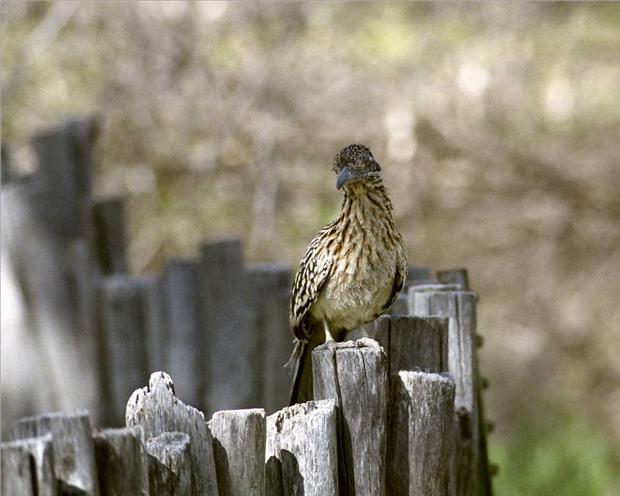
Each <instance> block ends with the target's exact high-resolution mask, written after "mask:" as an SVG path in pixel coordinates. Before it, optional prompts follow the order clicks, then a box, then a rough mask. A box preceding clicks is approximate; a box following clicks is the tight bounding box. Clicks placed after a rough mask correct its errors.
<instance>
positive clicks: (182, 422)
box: [125, 372, 218, 496]
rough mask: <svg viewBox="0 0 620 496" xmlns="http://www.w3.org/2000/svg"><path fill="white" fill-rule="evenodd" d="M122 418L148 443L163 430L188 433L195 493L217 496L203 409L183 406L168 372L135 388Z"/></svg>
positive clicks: (213, 466) (210, 439) (161, 373)
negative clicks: (141, 386)
mask: <svg viewBox="0 0 620 496" xmlns="http://www.w3.org/2000/svg"><path fill="white" fill-rule="evenodd" d="M125 420H126V423H127V426H128V427H134V426H140V427H142V429H143V430H144V437H145V439H146V440H147V443H148V440H149V439H151V438H154V437H157V436H159V435H160V434H162V433H164V432H175V431H178V432H185V433H186V434H188V435H189V437H190V444H189V448H190V455H191V462H192V466H193V471H192V487H193V491H194V494H206V495H215V496H217V494H218V490H217V479H216V475H215V462H214V458H213V437H212V435H211V431H210V430H209V427H208V426H207V423H206V421H205V418H204V415H203V414H202V412H200V411H198V410H196V409H195V408H193V407H191V406H186V405H184V404H183V403H182V402H181V401H180V400H179V399H178V398H177V397H176V396H175V395H174V384H173V382H172V379H171V378H170V376H169V375H168V374H166V373H165V372H155V373H153V374H151V377H150V379H149V385H148V386H147V387H143V388H141V389H138V390H136V391H134V393H133V394H132V395H131V397H130V398H129V401H128V402H127V410H126V414H125Z"/></svg>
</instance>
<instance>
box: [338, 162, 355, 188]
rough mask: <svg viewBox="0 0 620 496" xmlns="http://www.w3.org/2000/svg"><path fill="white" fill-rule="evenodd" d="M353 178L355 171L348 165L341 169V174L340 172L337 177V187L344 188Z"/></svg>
mask: <svg viewBox="0 0 620 496" xmlns="http://www.w3.org/2000/svg"><path fill="white" fill-rule="evenodd" d="M352 179H355V175H354V174H353V172H351V169H349V168H348V167H344V168H343V169H342V170H341V171H340V174H338V177H337V178H336V188H337V189H340V188H342V187H343V186H344V185H345V184H347V183H348V182H349V181H351V180H352Z"/></svg>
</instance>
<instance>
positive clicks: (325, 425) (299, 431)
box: [265, 399, 339, 496]
mask: <svg viewBox="0 0 620 496" xmlns="http://www.w3.org/2000/svg"><path fill="white" fill-rule="evenodd" d="M337 445H338V441H337V420H336V402H335V401H334V400H333V399H329V400H322V401H309V402H307V403H303V404H301V405H293V406H290V407H286V408H283V409H282V410H280V411H278V412H276V413H274V414H273V415H270V416H269V417H267V450H266V453H267V454H266V465H265V471H266V475H265V477H266V481H265V482H266V485H265V488H266V494H267V495H268V496H280V495H288V494H303V495H304V496H337V495H338V494H339V493H338V448H337Z"/></svg>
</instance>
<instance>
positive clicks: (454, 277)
mask: <svg viewBox="0 0 620 496" xmlns="http://www.w3.org/2000/svg"><path fill="white" fill-rule="evenodd" d="M437 280H438V281H439V282H441V283H443V284H456V285H458V286H459V289H461V290H462V291H469V276H468V275H467V269H450V270H438V271H437Z"/></svg>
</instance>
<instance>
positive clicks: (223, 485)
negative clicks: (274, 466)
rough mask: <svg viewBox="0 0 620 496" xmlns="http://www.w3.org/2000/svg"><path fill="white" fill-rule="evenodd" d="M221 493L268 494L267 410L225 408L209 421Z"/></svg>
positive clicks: (225, 494)
mask: <svg viewBox="0 0 620 496" xmlns="http://www.w3.org/2000/svg"><path fill="white" fill-rule="evenodd" d="M209 427H210V428H211V432H212V433H213V454H214V456H215V469H216V471H217V484H218V489H219V492H220V496H236V495H240V494H243V495H247V496H264V495H265V439H266V425H265V410H263V409H262V408H253V409H249V410H224V411H220V412H215V413H214V414H213V417H212V418H211V420H210V421H209Z"/></svg>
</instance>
